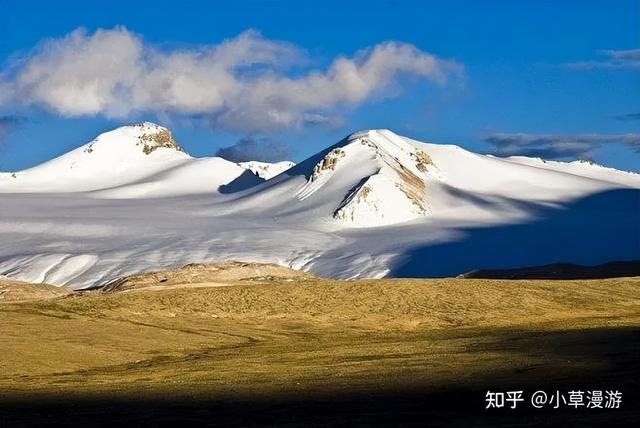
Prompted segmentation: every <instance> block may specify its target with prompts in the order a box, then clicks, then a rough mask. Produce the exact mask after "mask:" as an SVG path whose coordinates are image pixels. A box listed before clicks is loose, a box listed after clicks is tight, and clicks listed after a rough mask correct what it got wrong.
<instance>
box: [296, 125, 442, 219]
mask: <svg viewBox="0 0 640 428" xmlns="http://www.w3.org/2000/svg"><path fill="white" fill-rule="evenodd" d="M295 174H298V175H303V176H304V177H305V182H304V183H303V184H302V185H301V186H300V187H299V188H298V189H297V190H296V192H295V195H296V197H297V198H298V200H300V201H305V200H307V201H311V202H310V203H313V201H317V202H319V201H322V200H333V201H334V202H332V204H333V209H332V216H333V218H334V219H336V220H338V221H340V222H342V223H346V224H348V225H349V226H351V227H372V226H382V225H386V224H393V223H399V222H405V221H409V220H412V219H415V218H418V217H421V216H424V215H426V214H427V213H428V211H429V204H428V200H427V196H426V188H427V181H428V180H429V178H430V177H431V176H435V175H437V168H436V165H434V163H433V161H432V160H431V158H430V156H429V154H428V153H426V152H425V151H424V150H422V149H421V148H419V147H417V146H416V145H414V144H412V143H411V142H409V141H408V140H406V139H404V138H403V137H400V136H398V135H396V134H394V133H393V132H391V131H388V130H367V131H360V132H355V133H353V134H351V135H349V136H348V137H347V138H345V139H343V140H342V141H340V142H339V143H338V144H336V145H334V146H332V147H330V148H329V149H327V150H325V151H324V152H321V153H319V154H317V155H315V156H313V157H311V158H309V159H308V160H306V161H305V162H303V163H301V164H298V165H297V166H296V167H294V168H292V170H291V175H295Z"/></svg>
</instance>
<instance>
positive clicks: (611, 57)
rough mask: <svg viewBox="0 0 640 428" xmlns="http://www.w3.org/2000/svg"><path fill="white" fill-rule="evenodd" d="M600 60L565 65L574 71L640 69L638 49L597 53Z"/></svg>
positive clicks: (639, 50) (639, 51)
mask: <svg viewBox="0 0 640 428" xmlns="http://www.w3.org/2000/svg"><path fill="white" fill-rule="evenodd" d="M598 53H599V54H600V55H601V56H602V59H599V60H590V61H578V62H571V63H568V64H565V65H566V66H567V67H570V68H576V69H594V68H628V69H640V49H627V50H612V49H609V50H602V51H599V52H598Z"/></svg>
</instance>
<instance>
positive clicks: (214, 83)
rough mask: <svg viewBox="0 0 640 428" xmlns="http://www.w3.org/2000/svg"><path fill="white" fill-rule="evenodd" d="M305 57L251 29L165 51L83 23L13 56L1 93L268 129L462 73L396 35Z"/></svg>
mask: <svg viewBox="0 0 640 428" xmlns="http://www.w3.org/2000/svg"><path fill="white" fill-rule="evenodd" d="M304 60H305V56H304V53H303V52H302V51H301V50H300V49H298V48H296V47H295V46H294V45H292V44H290V43H286V42H282V41H274V40H269V39H266V38H264V37H262V36H261V35H260V34H259V33H258V32H256V31H253V30H249V31H245V32H243V33H241V34H240V35H238V36H237V37H235V38H232V39H229V40H226V41H223V42H222V43H220V44H217V45H209V46H201V47H197V48H193V49H174V50H171V51H165V50H160V49H157V48H156V47H154V46H151V45H149V44H146V43H145V42H144V41H143V40H142V39H141V38H140V37H139V36H138V35H136V34H134V33H132V32H130V31H128V30H127V29H126V28H123V27H118V28H115V29H108V30H104V29H103V30H98V31H96V32H95V33H92V34H91V33H88V32H87V31H86V30H84V29H77V30H75V31H73V32H72V33H70V34H68V35H67V36H65V37H63V38H59V39H52V40H48V41H45V42H43V43H42V44H41V45H40V46H39V47H38V48H36V49H35V50H34V52H32V54H31V55H30V56H28V57H27V58H26V59H24V60H23V61H22V62H21V63H20V64H19V65H17V66H15V65H14V66H13V69H14V72H13V73H12V77H11V78H10V79H8V80H7V79H5V83H4V84H3V85H4V86H6V88H5V89H4V93H5V94H10V96H8V95H5V98H10V100H7V99H5V100H4V102H5V103H7V102H13V103H21V104H28V105H36V106H44V107H46V108H48V109H50V110H52V111H54V112H56V113H58V114H61V115H64V116H93V115H104V116H107V117H110V118H126V117H127V116H129V115H131V114H133V113H140V112H142V113H148V112H151V113H156V114H177V115H194V116H204V117H207V118H208V120H209V121H210V123H211V124H212V126H215V127H219V128H224V129H227V130H235V131H243V132H268V131H272V130H275V129H278V128H285V127H295V126H302V125H305V124H310V123H311V124H318V123H320V122H323V121H324V122H326V123H329V124H331V123H336V122H335V120H336V119H335V118H333V117H332V110H334V109H336V108H338V107H339V106H343V105H345V106H355V105H359V104H361V103H363V102H365V101H367V100H369V99H371V98H372V97H374V96H376V95H379V94H382V93H383V92H384V91H385V89H388V88H389V87H391V86H394V85H397V84H398V83H399V82H400V80H401V79H402V78H403V77H413V78H418V79H422V80H426V81H431V82H433V83H435V84H438V85H443V84H445V83H446V82H447V80H449V79H450V78H451V77H452V76H461V75H462V72H463V69H462V66H461V65H459V64H457V63H456V62H454V61H446V60H443V59H440V58H438V57H436V56H434V55H431V54H429V53H425V52H422V51H420V50H419V49H417V48H416V47H415V46H413V45H410V44H405V43H397V42H384V43H380V44H378V45H375V46H373V47H370V48H367V49H364V50H362V51H360V52H357V53H356V54H355V55H354V56H353V57H350V58H349V57H342V56H341V57H338V58H336V59H334V61H333V62H332V63H331V64H330V65H329V67H328V68H327V69H311V70H304V71H303V72H297V73H290V71H291V70H292V67H293V66H295V65H299V64H301V63H302V62H304ZM5 74H6V73H5ZM292 74H293V77H292ZM0 102H1V98H0Z"/></svg>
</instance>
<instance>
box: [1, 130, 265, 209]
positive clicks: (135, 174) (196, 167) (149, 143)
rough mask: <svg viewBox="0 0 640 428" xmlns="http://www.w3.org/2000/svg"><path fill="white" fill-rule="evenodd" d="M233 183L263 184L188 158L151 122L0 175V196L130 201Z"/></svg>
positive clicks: (216, 163)
mask: <svg viewBox="0 0 640 428" xmlns="http://www.w3.org/2000/svg"><path fill="white" fill-rule="evenodd" d="M235 180H237V182H236V183H235V185H234V186H232V187H236V188H246V187H250V186H252V185H256V184H258V183H260V182H262V181H263V180H260V179H257V178H256V177H254V176H252V174H248V173H247V171H246V168H243V167H241V166H239V165H237V164H235V163H233V162H229V161H227V160H225V159H222V158H217V157H214V158H193V157H191V156H189V155H188V154H187V153H185V152H184V151H183V150H182V148H181V147H180V146H179V145H178V144H177V143H176V142H175V141H174V139H173V136H172V135H171V132H170V131H169V130H168V129H166V128H163V127H161V126H158V125H156V124H153V123H150V122H144V123H140V124H136V125H132V126H123V127H120V128H117V129H115V130H113V131H110V132H106V133H104V134H101V135H99V136H98V137H97V138H96V139H94V140H93V141H91V142H90V143H88V144H85V145H84V146H81V147H79V148H77V149H75V150H73V151H71V152H69V153H66V154H64V155H62V156H60V157H58V158H55V159H53V160H51V161H49V162H46V163H44V164H41V165H38V166H36V167H34V168H30V169H27V170H24V171H19V172H14V173H0V192H6V193H9V192H15V193H38V192H45V193H47V192H89V191H91V192H94V193H93V196H94V197H112V198H132V197H161V196H170V195H181V194H193V193H205V192H214V191H217V190H218V189H219V188H220V187H222V186H228V185H230V184H231V183H233V182H234V181H235Z"/></svg>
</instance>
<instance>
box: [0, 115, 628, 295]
mask: <svg viewBox="0 0 640 428" xmlns="http://www.w3.org/2000/svg"><path fill="white" fill-rule="evenodd" d="M0 238H1V242H2V245H1V246H0V275H6V276H8V277H11V278H15V279H18V280H23V281H30V282H46V283H51V284H55V285H61V286H62V285H64V286H68V287H71V288H74V289H83V288H90V287H97V286H101V285H104V284H107V283H109V282H111V281H113V280H115V279H117V278H120V277H122V276H125V275H130V274H134V273H139V272H143V271H150V270H158V269H164V268H171V267H178V266H182V265H185V264H188V263H193V262H219V261H224V260H227V259H237V260H246V261H252V262H275V263H278V264H281V265H283V266H287V267H292V268H295V269H302V270H305V271H311V272H313V273H316V274H318V275H322V276H328V277H336V278H359V277H384V276H419V277H420V276H451V275H457V274H460V273H463V272H467V271H470V270H472V269H476V268H484V269H498V268H511V267H522V266H532V265H541V264H548V263H556V262H571V263H579V264H597V263H603V262H607V261H612V260H632V259H640V175H638V174H633V173H628V172H622V171H617V170H614V169H610V168H604V167H600V166H597V165H591V164H588V163H579V162H573V163H563V162H553V161H543V160H540V159H532V158H523V157H512V158H496V157H492V156H485V155H480V154H475V153H471V152H468V151H465V150H463V149H462V148H460V147H457V146H450V145H439V144H425V143H421V142H418V141H415V140H411V139H408V138H404V137H401V136H398V135H396V134H394V133H392V132H391V131H387V130H369V131H363V132H358V133H354V134H351V135H350V136H349V137H347V138H345V139H344V140H342V141H340V142H339V143H337V144H335V145H333V146H331V147H329V148H327V149H326V150H324V151H323V152H320V153H318V154H317V155H315V156H312V157H310V158H309V159H307V160H305V161H303V162H301V163H300V164H297V165H293V164H292V163H290V162H280V163H277V164H267V163H263V162H247V163H241V164H236V163H233V162H229V161H226V160H224V159H221V158H193V157H191V156H189V155H188V154H186V153H184V152H183V151H182V150H181V149H180V147H179V146H178V145H177V144H176V143H175V141H173V138H172V137H171V133H170V132H169V131H168V130H167V129H165V128H162V127H160V126H157V125H154V124H151V123H147V122H145V123H143V124H139V125H134V126H127V127H122V128H118V129H116V130H114V131H111V132H108V133H105V134H102V135H100V136H99V137H97V138H96V139H95V140H94V141H92V142H91V143H89V144H87V145H85V146H82V147H80V148H78V149H76V150H73V151H71V152H69V153H67V154H65V155H63V156H61V157H59V158H57V159H53V160H51V161H49V162H46V163H44V164H42V165H39V166H36V167H34V168H31V169H28V170H24V171H18V172H15V173H10V172H7V173H0Z"/></svg>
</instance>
